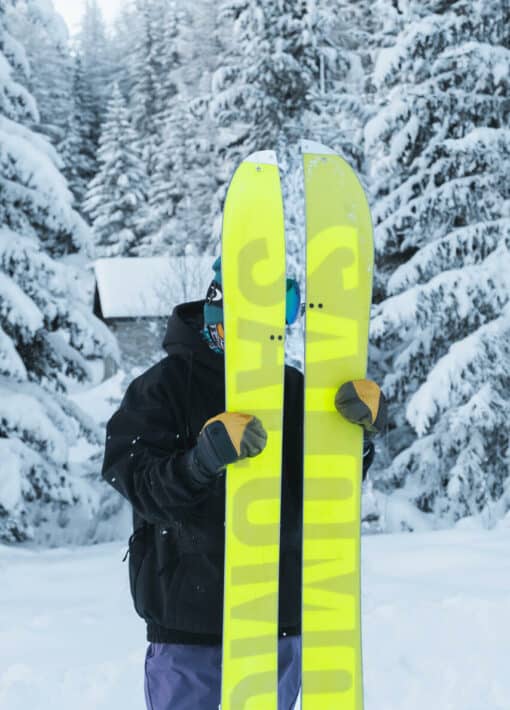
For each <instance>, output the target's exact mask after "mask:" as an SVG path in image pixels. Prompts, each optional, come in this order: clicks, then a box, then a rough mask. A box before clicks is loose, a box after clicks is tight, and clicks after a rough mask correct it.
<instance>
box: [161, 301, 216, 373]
mask: <svg viewBox="0 0 510 710" xmlns="http://www.w3.org/2000/svg"><path fill="white" fill-rule="evenodd" d="M204 304H205V300H204V301H193V302H192V303H182V304H181V305H180V306H176V308H174V311H173V313H172V315H171V316H170V318H169V319H168V324H167V328H166V335H165V338H164V340H163V347H164V349H165V350H166V352H167V353H168V354H169V355H186V356H188V357H189V356H190V355H193V357H194V358H196V359H198V360H201V361H202V362H204V363H205V364H207V365H209V366H210V367H211V366H212V367H215V368H216V367H217V368H222V367H224V357H223V355H222V354H221V353H215V352H213V350H211V348H210V347H209V345H208V344H207V343H206V342H205V340H204V338H203V336H202V329H203V327H204Z"/></svg>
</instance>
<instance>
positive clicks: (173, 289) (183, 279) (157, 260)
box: [94, 255, 214, 318]
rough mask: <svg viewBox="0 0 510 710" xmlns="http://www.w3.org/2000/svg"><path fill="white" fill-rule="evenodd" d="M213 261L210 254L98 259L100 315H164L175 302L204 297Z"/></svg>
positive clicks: (107, 316)
mask: <svg viewBox="0 0 510 710" xmlns="http://www.w3.org/2000/svg"><path fill="white" fill-rule="evenodd" d="M213 263H214V257H211V256H210V255H206V256H199V257H197V256H186V257H147V258H112V259H98V260H97V261H96V262H95V264H94V268H95V274H96V283H97V289H98V292H99V299H100V301H101V310H102V313H103V317H104V318H154V317H164V316H168V314H169V313H170V312H171V311H172V309H173V308H174V307H175V306H176V305H177V304H179V303H184V302H186V301H194V300H199V299H201V298H205V294H206V291H207V287H208V285H209V283H210V282H211V279H212V278H213V272H212V264H213Z"/></svg>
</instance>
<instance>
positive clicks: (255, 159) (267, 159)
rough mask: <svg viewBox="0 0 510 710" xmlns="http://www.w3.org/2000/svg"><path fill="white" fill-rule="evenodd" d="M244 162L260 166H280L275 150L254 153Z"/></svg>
mask: <svg viewBox="0 0 510 710" xmlns="http://www.w3.org/2000/svg"><path fill="white" fill-rule="evenodd" d="M243 162H245V163H258V164H259V165H278V160H277V158H276V153H275V151H274V150H261V151H259V152H258V153H252V154H251V155H249V156H248V157H247V158H246V159H245V160H244V161H243Z"/></svg>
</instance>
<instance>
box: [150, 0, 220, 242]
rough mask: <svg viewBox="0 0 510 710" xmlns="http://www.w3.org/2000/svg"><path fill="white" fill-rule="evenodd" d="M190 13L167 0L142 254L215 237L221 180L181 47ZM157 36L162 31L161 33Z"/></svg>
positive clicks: (202, 109) (188, 31)
mask: <svg viewBox="0 0 510 710" xmlns="http://www.w3.org/2000/svg"><path fill="white" fill-rule="evenodd" d="M189 22H190V17H189V16H188V15H186V14H185V13H183V12H181V11H179V10H178V9H177V6H176V5H175V3H169V4H166V5H165V8H164V11H162V12H161V19H160V22H159V26H160V28H161V29H162V30H163V31H162V32H160V37H159V39H158V42H161V41H162V42H163V44H162V46H161V47H160V51H159V68H158V71H157V74H156V76H157V81H158V84H159V85H160V86H161V91H160V92H158V94H159V93H161V96H159V97H158V100H157V102H156V107H157V108H158V111H157V113H156V115H155V117H154V127H155V130H156V134H155V135H154V136H153V137H152V141H153V147H154V148H155V150H154V159H153V168H152V176H151V180H150V187H149V202H148V207H147V210H146V211H145V212H144V213H143V214H142V215H141V222H142V223H143V231H144V233H145V236H144V237H143V238H142V239H141V241H140V245H139V247H138V250H137V251H138V253H139V254H140V255H149V254H157V253H163V252H164V253H171V254H176V255H177V254H179V255H180V254H183V253H190V250H192V251H193V250H194V251H196V252H200V253H202V252H203V250H204V248H206V246H207V244H208V243H209V242H210V241H211V234H210V231H211V230H207V229H204V224H207V223H208V222H210V213H211V195H212V194H214V190H215V188H216V181H215V179H214V176H213V171H212V165H211V159H210V156H211V152H212V151H213V147H212V145H211V140H210V136H209V133H208V126H207V122H208V120H209V117H208V115H207V111H206V110H205V109H204V105H203V102H201V101H200V100H198V101H197V100H196V99H195V97H196V93H195V92H196V86H193V87H190V86H189V85H188V83H187V81H186V77H185V76H184V73H185V72H183V69H184V67H183V56H182V55H181V49H182V48H185V49H187V47H186V44H187V42H186V40H185V39H184V37H183V35H185V34H187V35H188V38H189V34H190V27H189ZM155 36H156V35H155Z"/></svg>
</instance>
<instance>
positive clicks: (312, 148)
mask: <svg viewBox="0 0 510 710" xmlns="http://www.w3.org/2000/svg"><path fill="white" fill-rule="evenodd" d="M301 152H302V153H303V155H304V154H305V153H306V154H313V155H338V154H337V153H335V151H334V150H331V148H328V146H327V145H323V144H322V143H316V142H315V141H301Z"/></svg>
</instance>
